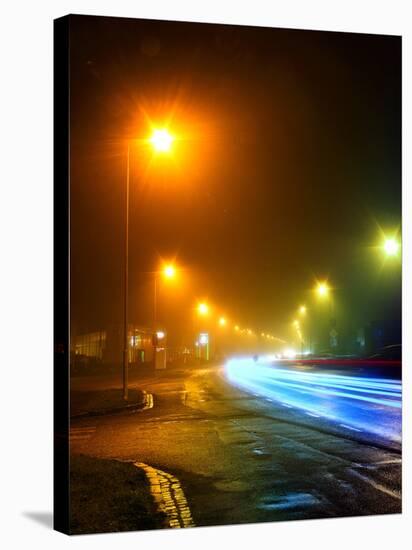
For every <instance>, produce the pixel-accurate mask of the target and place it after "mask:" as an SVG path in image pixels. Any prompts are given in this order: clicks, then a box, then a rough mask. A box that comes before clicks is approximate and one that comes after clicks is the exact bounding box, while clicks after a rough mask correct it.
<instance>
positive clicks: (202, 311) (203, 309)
mask: <svg viewBox="0 0 412 550" xmlns="http://www.w3.org/2000/svg"><path fill="white" fill-rule="evenodd" d="M197 312H198V314H199V315H202V316H205V315H208V314H209V306H208V305H207V304H206V303H205V302H201V303H200V304H199V305H198V306H197Z"/></svg>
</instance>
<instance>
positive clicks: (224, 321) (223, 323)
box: [219, 317, 227, 327]
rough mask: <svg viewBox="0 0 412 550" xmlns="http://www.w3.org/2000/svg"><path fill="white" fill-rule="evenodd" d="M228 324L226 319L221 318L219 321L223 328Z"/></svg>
mask: <svg viewBox="0 0 412 550" xmlns="http://www.w3.org/2000/svg"><path fill="white" fill-rule="evenodd" d="M226 323H227V321H226V319H225V318H224V317H221V318H220V319H219V325H220V326H221V327H224V326H225V325H226Z"/></svg>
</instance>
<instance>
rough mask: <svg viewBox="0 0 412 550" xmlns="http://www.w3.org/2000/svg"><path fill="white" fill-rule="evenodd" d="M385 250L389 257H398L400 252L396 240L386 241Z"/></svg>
mask: <svg viewBox="0 0 412 550" xmlns="http://www.w3.org/2000/svg"><path fill="white" fill-rule="evenodd" d="M383 249H384V251H385V254H386V255H387V256H396V255H397V253H398V251H399V243H398V242H397V241H396V240H395V239H386V240H385V242H384V244H383Z"/></svg>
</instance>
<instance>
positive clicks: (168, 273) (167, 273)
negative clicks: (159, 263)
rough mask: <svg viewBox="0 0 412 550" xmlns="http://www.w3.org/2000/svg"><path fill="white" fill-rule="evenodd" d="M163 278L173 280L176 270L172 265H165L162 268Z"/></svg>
mask: <svg viewBox="0 0 412 550" xmlns="http://www.w3.org/2000/svg"><path fill="white" fill-rule="evenodd" d="M163 276H164V277H165V278H166V279H174V277H175V276H176V268H175V266H174V265H172V264H168V265H165V266H164V268H163Z"/></svg>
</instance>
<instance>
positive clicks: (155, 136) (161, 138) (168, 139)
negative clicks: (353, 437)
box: [123, 128, 174, 401]
mask: <svg viewBox="0 0 412 550" xmlns="http://www.w3.org/2000/svg"><path fill="white" fill-rule="evenodd" d="M173 140H174V138H173V136H172V135H171V134H170V133H169V131H168V130H167V129H165V128H163V129H155V130H153V133H152V136H151V137H150V138H149V140H148V141H149V142H150V143H151V145H152V147H153V149H154V151H156V152H158V153H167V152H169V151H170V149H171V146H172V143H173ZM129 190H130V140H128V141H127V154H126V197H125V199H126V200H125V232H124V234H125V238H124V258H125V260H124V303H123V308H124V310H123V399H124V400H125V401H127V400H128V397H129V388H128V384H129V339H128V316H129V315H128V313H129V312H128V296H129Z"/></svg>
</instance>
